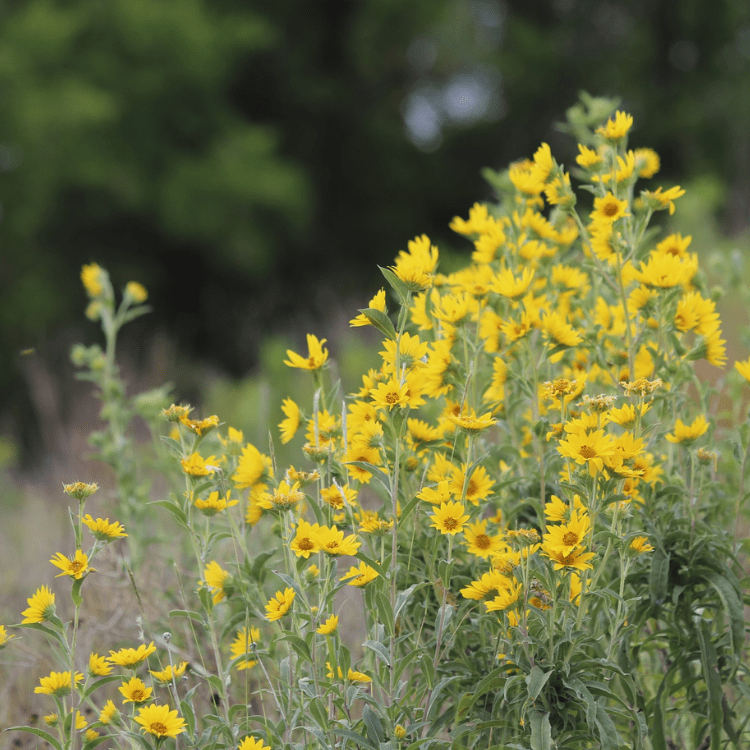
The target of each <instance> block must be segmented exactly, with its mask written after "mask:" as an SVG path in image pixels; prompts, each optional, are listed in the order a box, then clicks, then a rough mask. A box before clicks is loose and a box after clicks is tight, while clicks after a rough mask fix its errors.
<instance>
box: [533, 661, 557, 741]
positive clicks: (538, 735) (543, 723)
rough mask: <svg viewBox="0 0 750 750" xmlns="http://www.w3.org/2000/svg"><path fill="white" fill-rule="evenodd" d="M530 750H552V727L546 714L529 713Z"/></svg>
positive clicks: (538, 712) (539, 712)
mask: <svg viewBox="0 0 750 750" xmlns="http://www.w3.org/2000/svg"><path fill="white" fill-rule="evenodd" d="M540 671H541V670H540ZM531 750H552V727H551V726H550V723H549V714H548V713H542V712H541V711H532V712H531Z"/></svg>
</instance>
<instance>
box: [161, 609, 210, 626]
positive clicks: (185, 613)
mask: <svg viewBox="0 0 750 750" xmlns="http://www.w3.org/2000/svg"><path fill="white" fill-rule="evenodd" d="M167 617H180V618H185V619H187V620H194V621H195V622H197V623H198V624H199V625H205V621H204V620H203V617H202V615H201V613H200V612H193V611H192V610H190V609H171V610H169V614H168V615H167Z"/></svg>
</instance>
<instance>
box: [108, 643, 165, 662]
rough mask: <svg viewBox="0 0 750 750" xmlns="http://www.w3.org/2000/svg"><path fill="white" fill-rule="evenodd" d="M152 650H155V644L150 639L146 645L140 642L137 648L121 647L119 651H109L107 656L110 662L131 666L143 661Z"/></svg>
mask: <svg viewBox="0 0 750 750" xmlns="http://www.w3.org/2000/svg"><path fill="white" fill-rule="evenodd" d="M154 651H156V646H154V642H153V641H151V643H149V645H148V646H146V645H144V644H141V645H140V646H138V648H121V649H120V650H119V651H110V652H109V657H108V658H109V661H111V662H112V664H117V665H118V666H120V667H131V668H132V667H137V666H138V665H139V664H140V663H141V662H143V661H145V660H146V659H147V658H148V657H149V656H150V655H151V654H153V653H154Z"/></svg>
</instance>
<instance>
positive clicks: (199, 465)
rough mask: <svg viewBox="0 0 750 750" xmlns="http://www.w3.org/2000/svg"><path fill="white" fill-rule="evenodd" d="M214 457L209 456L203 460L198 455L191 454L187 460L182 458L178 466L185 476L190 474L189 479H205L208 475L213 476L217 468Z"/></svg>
mask: <svg viewBox="0 0 750 750" xmlns="http://www.w3.org/2000/svg"><path fill="white" fill-rule="evenodd" d="M215 463H216V456H209V457H208V458H205V459H204V458H203V457H202V456H201V455H200V454H199V453H193V454H192V455H190V456H188V457H187V458H183V459H182V461H180V466H182V470H183V471H184V472H185V473H186V474H190V476H191V477H205V476H208V475H209V474H213V473H214V472H215V471H216V469H217V468H218V467H217V466H216V465H215Z"/></svg>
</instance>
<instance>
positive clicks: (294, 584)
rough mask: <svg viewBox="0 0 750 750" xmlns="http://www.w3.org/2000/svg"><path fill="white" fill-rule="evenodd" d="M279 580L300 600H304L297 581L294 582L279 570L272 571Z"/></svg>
mask: <svg viewBox="0 0 750 750" xmlns="http://www.w3.org/2000/svg"><path fill="white" fill-rule="evenodd" d="M273 572H274V573H275V574H276V575H277V576H278V577H279V578H281V580H282V581H284V583H285V584H286V585H287V586H289V587H290V588H291V589H292V590H293V591H294V592H295V593H296V594H297V596H299V598H300V599H304V598H305V597H304V595H303V593H302V589H301V588H300V587H299V584H298V583H297V581H295V580H294V578H291V577H290V576H288V575H287V574H286V573H282V572H281V571H279V570H274V571H273Z"/></svg>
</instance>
